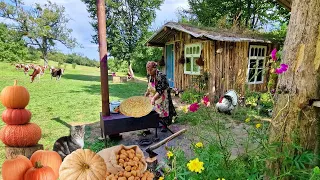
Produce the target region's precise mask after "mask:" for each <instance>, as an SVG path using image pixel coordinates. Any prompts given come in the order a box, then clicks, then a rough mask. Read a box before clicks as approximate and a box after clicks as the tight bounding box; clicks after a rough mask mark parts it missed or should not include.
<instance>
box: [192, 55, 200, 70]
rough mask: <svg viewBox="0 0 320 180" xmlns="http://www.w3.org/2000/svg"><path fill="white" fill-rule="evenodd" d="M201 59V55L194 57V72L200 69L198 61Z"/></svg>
mask: <svg viewBox="0 0 320 180" xmlns="http://www.w3.org/2000/svg"><path fill="white" fill-rule="evenodd" d="M198 59H199V57H196V58H193V68H192V72H194V73H196V72H198V71H199V66H198V65H197V63H196V61H197V60H198Z"/></svg>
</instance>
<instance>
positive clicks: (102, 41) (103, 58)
mask: <svg viewBox="0 0 320 180" xmlns="http://www.w3.org/2000/svg"><path fill="white" fill-rule="evenodd" d="M97 15H98V38H99V55H100V79H101V97H102V116H110V109H109V85H108V60H107V28H106V7H105V1H104V0H97Z"/></svg>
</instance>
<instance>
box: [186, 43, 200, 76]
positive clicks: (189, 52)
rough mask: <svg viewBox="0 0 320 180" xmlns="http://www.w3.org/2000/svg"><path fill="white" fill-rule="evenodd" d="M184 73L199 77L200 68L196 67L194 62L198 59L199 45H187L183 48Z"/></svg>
mask: <svg viewBox="0 0 320 180" xmlns="http://www.w3.org/2000/svg"><path fill="white" fill-rule="evenodd" d="M184 52H185V54H184V57H185V63H184V73H185V74H192V75H200V66H198V65H197V63H196V61H197V59H198V58H199V57H200V53H201V44H199V43H196V44H188V45H185V48H184Z"/></svg>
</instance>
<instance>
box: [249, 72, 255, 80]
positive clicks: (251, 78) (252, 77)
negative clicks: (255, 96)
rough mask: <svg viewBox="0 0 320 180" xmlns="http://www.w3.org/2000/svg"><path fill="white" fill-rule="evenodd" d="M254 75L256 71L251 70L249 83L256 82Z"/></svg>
mask: <svg viewBox="0 0 320 180" xmlns="http://www.w3.org/2000/svg"><path fill="white" fill-rule="evenodd" d="M254 75H255V69H250V70H249V77H248V78H249V79H248V81H249V82H254V79H255V78H254Z"/></svg>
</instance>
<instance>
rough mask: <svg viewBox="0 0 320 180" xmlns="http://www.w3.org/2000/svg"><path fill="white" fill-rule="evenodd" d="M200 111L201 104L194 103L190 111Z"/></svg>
mask: <svg viewBox="0 0 320 180" xmlns="http://www.w3.org/2000/svg"><path fill="white" fill-rule="evenodd" d="M198 109H199V104H198V103H193V104H191V105H190V106H189V111H191V112H196V111H198Z"/></svg>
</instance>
